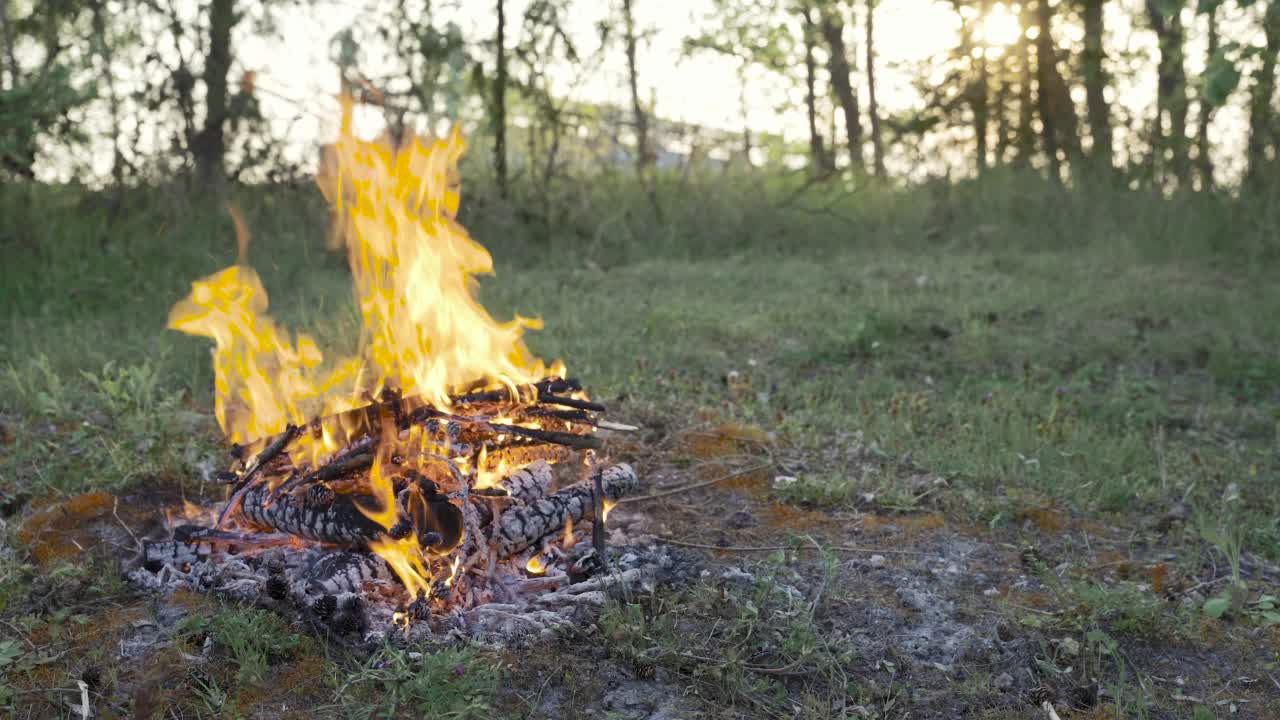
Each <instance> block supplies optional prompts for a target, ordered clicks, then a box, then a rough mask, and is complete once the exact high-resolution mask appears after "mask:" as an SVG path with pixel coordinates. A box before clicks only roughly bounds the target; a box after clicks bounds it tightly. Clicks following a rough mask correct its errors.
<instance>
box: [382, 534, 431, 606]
mask: <svg viewBox="0 0 1280 720" xmlns="http://www.w3.org/2000/svg"><path fill="white" fill-rule="evenodd" d="M369 549H370V550H372V551H374V552H375V553H377V555H378V557H380V558H382V559H383V560H385V561H386V562H387V565H390V566H391V569H392V570H393V571H395V574H396V577H398V578H400V582H402V583H404V587H405V590H408V591H409V597H417V596H418V595H419V594H423V595H425V596H426V597H430V596H431V571H430V569H428V568H427V563H426V561H425V560H424V559H423V556H422V547H421V546H419V545H418V536H417V535H415V534H413V533H410V534H409V537H406V538H405V539H403V540H395V539H393V538H390V537H387V536H383V537H382V539H380V540H375V541H373V542H371V543H369Z"/></svg>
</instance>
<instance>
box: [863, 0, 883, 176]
mask: <svg viewBox="0 0 1280 720" xmlns="http://www.w3.org/2000/svg"><path fill="white" fill-rule="evenodd" d="M875 20H876V0H867V26H866V30H867V39H866V46H867V115H868V117H869V119H870V120H871V153H872V162H873V163H874V167H875V173H876V177H878V178H884V177H885V176H886V174H887V173H886V172H885V168H884V137H883V135H882V134H881V131H880V106H879V104H878V103H877V102H876V50H875V47H876V46H875V37H876V29H875V28H876V24H875Z"/></svg>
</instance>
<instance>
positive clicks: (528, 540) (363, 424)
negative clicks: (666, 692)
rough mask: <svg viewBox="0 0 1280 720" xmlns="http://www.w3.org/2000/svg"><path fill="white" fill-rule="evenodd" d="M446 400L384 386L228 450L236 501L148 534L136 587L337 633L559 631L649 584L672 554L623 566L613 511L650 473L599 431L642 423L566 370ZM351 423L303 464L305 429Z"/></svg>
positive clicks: (633, 557) (638, 552)
mask: <svg viewBox="0 0 1280 720" xmlns="http://www.w3.org/2000/svg"><path fill="white" fill-rule="evenodd" d="M452 400H453V402H452V407H451V408H450V409H449V411H442V410H439V409H437V408H435V407H432V406H430V405H425V404H417V403H415V402H413V400H412V399H411V398H404V397H401V396H399V395H398V394H396V393H392V392H384V393H382V395H381V396H380V397H379V398H378V399H377V400H375V401H371V402H370V403H369V404H368V405H366V406H364V407H361V408H359V409H357V410H353V411H349V412H347V413H343V414H342V415H341V416H330V417H326V418H323V419H320V420H316V421H314V422H312V423H310V424H309V425H307V426H305V427H299V426H294V425H290V426H289V427H288V428H287V429H286V430H285V431H284V432H282V433H280V434H278V435H277V436H274V437H271V438H266V439H264V440H262V441H260V442H258V443H256V444H255V446H254V447H253V448H249V447H234V448H233V451H232V454H233V456H235V458H236V460H235V463H234V464H233V466H232V468H231V469H230V470H228V471H226V472H223V473H219V474H218V476H217V479H218V480H219V481H221V482H224V483H225V484H226V485H227V487H228V490H227V492H228V499H227V501H226V502H225V504H223V505H222V506H221V507H220V508H207V509H205V510H204V511H203V513H202V514H201V515H200V516H198V517H189V518H186V524H181V525H178V526H176V527H174V528H173V529H172V532H171V534H170V535H167V536H166V537H163V538H158V539H153V540H149V541H146V542H144V543H143V549H142V552H141V555H140V557H139V558H138V559H137V562H136V564H135V567H134V568H133V570H132V571H131V572H130V573H129V577H130V579H131V580H132V581H133V582H134V583H135V584H137V585H139V586H141V587H144V588H148V589H151V590H156V591H161V592H165V591H171V590H174V589H177V588H179V587H185V588H190V589H197V590H204V591H216V592H219V593H222V594H224V595H227V596H229V597H234V598H236V599H239V600H245V601H250V602H258V603H261V604H266V605H293V606H295V607H297V608H298V609H300V610H302V611H303V613H304V616H305V617H306V618H307V619H309V620H311V621H312V622H314V623H316V624H318V625H319V626H320V627H321V628H322V629H324V630H326V631H328V632H331V633H335V634H339V635H343V634H349V633H353V632H359V633H369V632H371V631H372V632H373V633H374V635H382V634H384V633H386V632H389V631H390V630H391V629H392V628H396V629H400V630H403V631H405V632H406V633H408V632H418V633H422V632H438V631H440V630H441V629H442V628H449V629H453V630H458V629H459V628H460V627H462V626H468V625H470V626H483V627H488V626H491V625H493V623H494V622H497V623H498V624H500V625H501V624H504V623H505V624H510V622H511V618H513V617H515V615H513V613H517V614H518V615H521V620H520V622H517V623H516V624H517V625H521V624H523V625H526V626H529V627H536V628H540V629H546V628H548V627H552V628H553V627H556V626H558V624H560V622H561V621H562V619H563V618H562V614H563V613H564V612H571V611H575V610H576V609H577V608H578V607H579V606H582V605H584V604H585V605H589V606H594V605H600V604H602V603H603V601H604V597H605V592H606V591H608V590H609V589H610V588H614V587H618V586H625V587H636V586H639V585H646V584H648V583H651V582H652V581H653V579H654V576H655V572H656V571H657V570H659V569H661V567H662V566H663V565H664V563H663V561H661V559H660V558H657V557H656V555H659V554H661V553H662V552H663V551H662V550H661V549H659V548H657V547H650V548H648V549H640V548H634V547H627V548H615V549H614V550H615V552H614V559H613V560H612V561H611V560H610V552H609V550H610V549H609V548H608V543H607V542H606V537H607V533H606V524H605V520H606V518H607V516H608V511H609V509H610V508H611V507H612V506H613V505H614V504H616V503H617V502H618V501H619V500H620V499H622V498H623V497H625V496H626V495H628V494H630V493H633V492H634V491H635V490H636V488H637V487H638V485H639V480H638V478H637V476H636V473H635V471H634V470H633V469H632V467H631V466H630V465H628V464H625V463H619V464H609V463H607V462H603V461H602V459H601V457H600V455H599V451H600V449H601V447H602V440H601V436H600V435H598V434H597V430H598V429H600V428H606V429H611V430H614V431H617V430H627V429H632V428H629V427H628V426H624V425H619V424H611V423H607V422H606V421H604V420H603V419H602V418H601V415H602V414H603V413H604V410H605V408H604V406H603V405H600V404H599V403H596V402H592V401H590V400H587V399H584V398H583V397H582V393H581V387H580V386H579V385H578V383H577V382H575V381H573V380H566V379H561V378H549V379H547V380H544V381H541V382H538V383H535V384H532V385H530V386H525V387H518V388H515V389H514V390H511V389H502V390H488V391H484V392H472V393H470V394H460V395H457V396H455V397H454V398H453V399H452ZM339 429H341V433H342V434H343V436H344V446H343V447H341V448H340V449H338V450H337V451H336V452H333V453H330V454H329V455H328V456H327V457H325V458H323V460H322V461H319V462H316V463H315V464H311V463H309V462H307V461H305V460H302V459H300V458H301V457H303V456H305V455H306V453H299V452H297V450H298V446H299V445H300V444H304V441H305V438H307V437H308V436H310V437H311V438H312V439H317V438H320V436H321V435H327V436H329V437H330V438H331V437H332V436H333V435H334V434H336V432H337V431H338V430H339ZM291 450H293V451H294V452H293V453H291V452H290V451H291ZM386 500H389V502H385V501H386ZM621 537H623V538H626V537H627V536H626V534H625V532H624V533H623V534H622V535H621ZM618 558H622V560H623V562H619V561H618ZM665 564H666V565H667V566H669V565H670V563H669V561H667V562H666V563H665ZM530 613H532V617H528V616H529V614H530ZM472 629H474V627H473V628H472ZM509 629H510V628H509Z"/></svg>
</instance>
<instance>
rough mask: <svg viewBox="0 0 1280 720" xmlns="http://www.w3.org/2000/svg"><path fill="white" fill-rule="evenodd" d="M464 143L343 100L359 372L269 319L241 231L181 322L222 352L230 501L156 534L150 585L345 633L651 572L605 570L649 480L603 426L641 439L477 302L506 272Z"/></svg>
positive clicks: (343, 183) (195, 511)
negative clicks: (463, 180) (374, 125)
mask: <svg viewBox="0 0 1280 720" xmlns="http://www.w3.org/2000/svg"><path fill="white" fill-rule="evenodd" d="M463 150H464V142H463V139H462V137H461V136H460V135H459V134H458V133H457V132H454V133H453V134H451V135H450V136H448V137H447V138H444V139H437V140H429V139H427V138H423V137H416V136H411V137H409V138H407V139H405V140H402V141H401V142H399V143H395V144H393V143H391V142H390V141H389V140H388V139H387V138H386V137H385V136H384V137H383V138H380V139H378V140H375V141H366V140H362V139H359V138H357V137H356V135H355V134H354V132H353V130H352V107H351V104H350V103H349V102H344V107H343V120H342V125H341V132H340V134H339V139H338V141H337V142H336V143H335V144H334V145H332V146H330V147H329V149H328V152H329V153H330V156H329V157H327V158H326V161H325V163H324V167H325V168H326V169H327V171H326V172H324V173H323V174H322V176H321V177H320V184H321V189H322V190H323V192H324V193H325V196H326V198H327V199H328V200H329V202H330V203H331V205H332V208H333V216H334V218H335V222H336V223H337V224H336V226H335V228H334V236H335V237H338V238H340V239H341V241H342V242H343V243H344V244H345V247H346V250H347V255H348V259H349V262H350V267H351V273H352V277H353V280H354V286H355V294H356V299H357V301H358V305H359V310H360V315H361V318H362V320H363V327H362V331H361V336H360V346H359V350H358V351H357V352H356V353H355V354H354V355H353V356H352V357H350V358H349V359H346V360H343V361H339V362H326V361H325V358H324V356H323V354H322V353H321V352H320V350H319V348H318V346H317V343H316V342H315V341H314V340H313V339H312V338H310V337H308V336H306V335H302V334H298V335H295V336H291V335H290V334H289V333H288V332H287V331H285V330H284V329H283V328H281V327H280V326H279V325H277V324H276V323H275V322H274V321H272V320H271V318H270V317H269V316H268V315H267V314H266V311H267V294H266V289H265V287H264V286H263V283H262V281H261V279H260V278H259V277H258V275H257V274H256V273H255V272H254V271H253V270H252V269H251V268H249V267H248V266H247V265H245V264H244V257H245V254H246V253H245V251H246V245H247V239H246V238H247V236H246V235H245V234H244V231H243V228H242V227H240V226H241V223H240V222H239V221H237V225H238V230H239V231H240V234H241V264H238V265H236V266H233V267H230V268H227V269H225V270H223V271H221V272H219V273H216V274H214V275H212V276H210V277H207V278H204V279H202V280H199V281H197V282H195V283H193V285H192V292H191V294H190V296H188V297H187V298H186V299H184V300H183V301H181V302H179V303H178V304H177V305H176V306H174V308H173V310H172V312H171V314H170V318H169V325H170V327H171V328H174V329H177V330H180V331H183V332H186V333H191V334H195V335H201V336H207V337H209V338H212V339H213V341H214V349H213V364H214V375H215V384H216V393H215V413H216V416H217V420H218V423H219V425H220V426H221V428H222V430H223V432H224V433H225V435H226V437H227V440H228V442H230V443H231V447H232V456H233V458H234V462H233V464H232V465H231V467H230V468H229V469H228V470H225V471H222V472H220V473H217V475H216V479H217V480H218V481H220V482H223V483H225V485H226V486H227V500H226V501H225V503H223V504H221V505H220V506H218V507H210V508H189V509H188V511H187V512H186V515H185V519H184V523H183V524H180V525H177V526H176V527H174V528H173V530H172V534H171V535H170V536H167V537H164V538H159V539H154V540H151V541H148V542H146V543H145V544H144V548H143V552H142V556H141V558H140V562H139V563H138V566H137V568H136V569H135V570H134V571H133V572H132V573H131V575H130V577H131V579H133V580H134V581H135V582H136V583H139V584H141V585H143V586H146V587H150V588H152V589H157V590H169V589H173V588H176V587H190V588H199V589H205V590H210V589H217V590H220V591H222V592H225V593H229V594H231V595H234V596H237V597H242V598H245V599H249V600H253V601H258V602H268V603H271V602H277V603H293V604H294V605H296V606H298V607H299V608H300V609H302V610H303V611H305V612H306V613H307V616H308V617H310V618H312V619H314V620H318V621H323V622H325V623H327V625H328V626H329V627H330V628H331V629H334V630H337V631H339V632H342V631H349V630H367V629H370V625H371V624H378V623H383V624H390V625H392V626H395V627H399V628H401V629H407V628H409V627H411V626H414V625H417V626H426V627H429V626H430V625H431V623H430V622H424V621H428V620H429V619H431V618H437V619H441V618H453V619H454V620H457V619H458V618H470V621H472V622H474V621H476V618H477V617H478V616H477V615H476V614H475V613H474V612H472V611H477V610H488V611H491V613H492V612H497V613H506V612H510V611H511V610H512V609H513V608H521V607H525V606H527V605H529V604H530V603H531V602H533V599H534V598H544V599H545V598H546V597H558V598H561V599H564V598H571V597H582V596H588V597H590V598H591V600H592V602H598V601H599V597H598V596H599V594H600V591H601V590H603V589H605V588H606V587H608V586H609V585H610V584H611V583H615V584H616V583H619V582H635V581H637V580H638V579H639V578H640V577H641V576H642V575H643V574H644V573H643V572H642V569H640V568H637V567H631V568H619V567H614V568H612V569H613V572H605V571H606V570H608V569H610V566H611V563H610V559H609V553H608V549H607V547H606V542H605V540H606V534H605V521H606V518H607V516H608V513H609V510H610V508H611V507H612V506H613V505H614V504H615V503H616V502H618V500H620V499H621V498H622V497H623V496H625V495H627V494H628V493H631V492H633V491H634V490H635V489H636V487H637V483H638V481H637V477H636V474H635V472H634V471H633V470H632V468H631V467H630V466H628V465H626V464H610V463H608V462H607V461H606V459H605V458H604V457H603V456H602V453H601V450H602V445H603V443H602V440H601V436H600V434H598V433H597V431H598V430H600V429H607V430H614V431H618V430H629V429H634V428H630V427H629V426H625V425H620V424H614V423H609V422H607V421H605V420H604V419H603V418H602V414H603V413H604V411H605V408H604V406H603V405H601V404H600V403H598V402H595V401H593V400H591V399H590V397H589V396H588V395H587V393H586V392H585V391H584V389H583V388H582V386H581V385H580V384H579V383H578V382H577V381H575V380H573V379H571V378H569V377H568V376H567V373H566V369H565V366H564V364H563V363H561V362H559V361H557V362H555V363H551V364H550V365H548V364H545V363H543V362H542V361H541V360H539V359H538V358H536V357H534V356H533V354H532V353H531V352H530V351H529V349H528V348H527V347H526V345H525V343H524V340H523V338H522V335H523V333H524V331H525V330H526V329H530V328H538V327H539V326H540V325H539V323H538V322H536V321H534V320H530V319H526V318H521V317H517V318H516V319H515V320H514V321H512V322H508V323H498V322H496V321H495V320H494V319H493V318H492V317H491V316H490V315H489V313H488V312H487V311H486V310H485V309H484V307H482V306H481V305H480V303H479V302H478V301H477V299H476V281H475V276H476V275H479V274H483V273H489V272H491V271H492V259H491V257H490V255H489V253H488V252H487V251H486V250H485V249H484V248H483V247H482V246H480V245H479V244H478V243H476V242H475V241H473V240H472V239H471V238H470V237H469V236H468V235H467V233H466V231H465V230H464V229H463V228H462V227H461V226H460V225H459V224H458V222H457V220H456V212H457V208H458V201H459V195H458V191H459V180H458V167H457V163H458V159H459V157H460V155H461V154H462V152H463ZM631 556H634V553H632V554H631ZM631 564H632V565H635V563H634V562H632V563H631ZM544 604H545V603H544ZM468 612H470V613H471V614H470V615H467V613H468ZM384 629H385V628H384Z"/></svg>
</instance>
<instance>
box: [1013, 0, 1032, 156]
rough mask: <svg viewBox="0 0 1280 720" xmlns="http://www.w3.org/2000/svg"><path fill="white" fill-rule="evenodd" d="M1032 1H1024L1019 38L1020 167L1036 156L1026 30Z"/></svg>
mask: <svg viewBox="0 0 1280 720" xmlns="http://www.w3.org/2000/svg"><path fill="white" fill-rule="evenodd" d="M1031 2H1032V0H1023V2H1022V7H1021V13H1020V14H1021V25H1022V27H1023V28H1024V30H1023V33H1022V35H1021V36H1019V37H1018V43H1017V52H1018V129H1017V137H1016V138H1015V139H1014V140H1015V141H1014V147H1015V149H1016V151H1017V154H1016V156H1015V159H1014V162H1015V163H1016V164H1017V165H1018V166H1019V167H1027V166H1029V165H1030V164H1031V156H1032V155H1033V154H1035V148H1036V136H1035V131H1034V130H1033V129H1032V120H1033V119H1034V118H1035V113H1036V109H1035V104H1034V102H1035V101H1034V100H1033V99H1032V93H1031V86H1032V82H1033V76H1034V70H1033V69H1032V67H1031V40H1030V39H1028V38H1027V33H1026V30H1025V28H1028V27H1030V25H1031V22H1032V13H1031V11H1030V8H1031V7H1032V6H1031Z"/></svg>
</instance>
